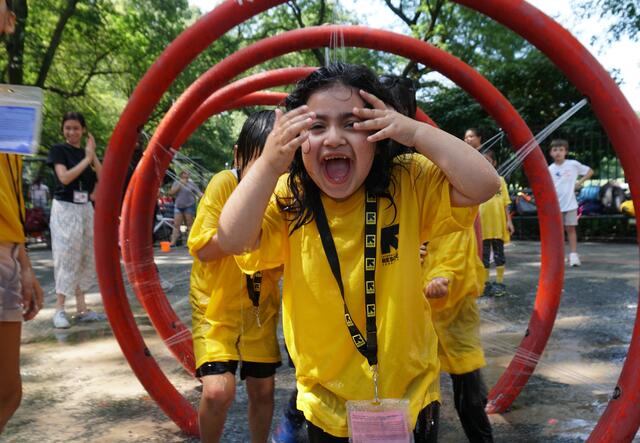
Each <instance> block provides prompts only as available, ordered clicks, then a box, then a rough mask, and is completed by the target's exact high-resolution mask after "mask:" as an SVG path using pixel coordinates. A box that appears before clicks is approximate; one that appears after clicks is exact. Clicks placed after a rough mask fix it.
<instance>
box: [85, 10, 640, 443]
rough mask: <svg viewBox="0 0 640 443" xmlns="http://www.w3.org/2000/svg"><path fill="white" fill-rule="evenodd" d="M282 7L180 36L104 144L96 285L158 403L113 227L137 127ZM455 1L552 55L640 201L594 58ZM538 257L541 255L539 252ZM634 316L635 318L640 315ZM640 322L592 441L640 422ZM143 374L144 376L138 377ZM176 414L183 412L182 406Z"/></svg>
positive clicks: (528, 18) (630, 130)
mask: <svg viewBox="0 0 640 443" xmlns="http://www.w3.org/2000/svg"><path fill="white" fill-rule="evenodd" d="M283 2H284V0H271V1H268V0H264V1H260V0H256V1H253V2H244V3H243V4H239V3H236V2H233V1H227V2H225V3H223V4H222V5H220V6H219V7H218V8H216V9H215V10H214V11H212V12H211V13H210V14H208V15H207V16H205V17H203V18H202V19H201V20H199V21H198V22H197V23H196V24H194V26H192V27H191V28H189V29H188V30H187V31H185V32H184V33H183V34H181V35H180V36H179V37H178V38H177V39H176V40H175V41H174V43H172V44H171V45H170V46H169V47H168V48H167V49H166V50H165V52H164V53H163V54H162V55H161V57H160V59H159V60H158V62H156V64H154V66H152V67H151V69H150V70H149V71H148V72H147V74H146V75H145V77H144V78H143V79H142V81H141V82H140V84H139V85H138V87H137V88H136V90H135V91H134V94H133V95H132V97H131V100H130V102H129V104H128V105H127V107H126V109H125V110H124V112H123V114H122V117H121V119H120V123H119V124H118V126H117V127H116V129H115V131H114V134H113V136H112V138H111V141H110V144H109V149H108V151H107V155H106V158H105V168H104V177H103V185H102V186H101V187H100V188H99V189H98V199H99V201H100V202H101V204H100V205H98V208H97V214H96V229H97V230H98V231H99V232H101V233H102V235H101V236H97V237H96V254H97V257H96V260H97V267H98V275H99V280H100V287H101V292H102V294H103V297H104V299H105V308H106V310H107V314H108V315H109V317H110V319H111V321H112V325H113V326H114V333H115V335H116V338H117V339H118V341H119V343H120V345H121V347H122V349H123V352H124V353H125V355H127V357H128V359H129V362H130V364H131V366H132V368H133V369H134V371H135V372H136V374H137V375H138V376H139V378H141V376H142V375H147V376H148V377H146V378H141V379H142V382H143V384H144V385H145V387H147V389H148V390H150V391H149V392H150V394H151V395H152V396H153V397H154V398H156V399H157V398H158V396H159V395H161V394H162V389H157V387H156V386H154V384H153V383H150V381H151V380H153V379H155V378H156V377H157V378H158V379H159V380H160V381H165V382H166V378H165V377H164V375H163V374H162V373H161V372H160V371H159V368H157V365H156V364H155V361H153V359H151V358H150V356H149V355H148V353H147V354H145V350H146V347H145V346H144V342H143V341H142V339H141V338H140V337H139V334H136V333H135V332H134V331H136V332H137V329H136V328H135V322H133V319H132V317H131V314H130V308H129V305H128V302H127V299H126V294H125V292H124V286H123V283H122V276H121V274H120V269H119V265H118V254H117V248H116V241H117V234H116V228H115V226H116V223H117V217H118V208H119V206H118V204H119V195H121V191H122V186H123V183H124V175H125V171H126V167H127V164H128V161H129V159H130V157H131V153H132V151H133V148H134V145H135V141H136V136H137V133H136V129H137V128H138V127H142V126H143V125H144V123H145V122H146V120H147V119H148V118H149V116H150V114H151V112H152V110H153V108H154V106H155V105H156V104H157V102H158V101H159V98H160V96H161V95H162V94H163V93H164V92H165V91H166V90H167V88H168V86H169V85H170V83H171V82H172V81H173V79H175V77H176V76H177V74H178V73H179V72H181V71H182V70H183V69H184V68H185V67H186V65H187V64H188V63H189V62H190V61H191V60H192V59H193V58H194V57H195V56H197V55H198V54H199V53H200V52H201V51H202V50H203V49H204V48H205V47H206V46H207V45H208V44H210V43H211V42H212V41H214V40H215V39H216V38H218V37H219V36H220V35H222V34H223V33H225V32H227V31H228V30H229V29H230V28H231V27H233V26H235V25H237V24H239V23H241V22H243V21H245V20H246V19H248V18H250V17H252V16H253V15H255V14H257V13H259V12H262V11H263V10H266V9H267V8H269V7H271V6H274V5H276V4H280V3H283ZM459 3H462V4H465V5H467V6H470V7H473V8H475V9H478V10H480V11H481V12H484V13H486V14H487V15H489V16H491V17H494V18H496V19H497V20H498V21H500V22H502V23H503V24H505V25H507V26H509V27H511V28H512V29H513V30H514V31H516V32H518V33H519V34H521V35H523V36H524V37H525V38H527V39H528V40H529V41H531V42H532V43H534V44H535V45H537V46H538V47H539V48H540V49H541V50H543V51H544V52H545V53H547V54H548V55H550V56H551V58H552V59H553V60H554V62H555V63H556V64H557V65H558V66H559V67H560V68H561V69H562V70H563V71H564V72H565V74H566V75H567V76H568V77H569V78H570V79H571V80H572V82H573V83H574V84H576V85H577V86H578V88H579V89H580V90H582V91H583V92H584V93H585V94H586V95H588V96H590V98H591V100H592V107H593V109H594V111H595V112H596V114H597V115H598V117H599V118H600V121H601V122H602V124H603V126H604V128H605V130H606V131H607V133H608V134H609V136H610V137H611V139H612V141H613V143H614V147H615V149H616V151H617V152H618V154H619V156H620V158H621V161H622V164H623V167H624V168H625V170H626V171H627V174H628V178H629V181H630V184H631V189H632V191H633V195H634V204H635V205H638V204H640V200H639V199H638V197H637V196H638V195H640V194H639V193H638V192H637V191H638V173H639V171H640V169H639V166H640V165H639V164H638V161H639V160H638V159H637V158H636V159H634V158H633V157H634V153H635V149H634V146H633V143H634V140H637V139H638V136H639V135H640V124H639V123H638V121H637V118H636V117H635V115H634V113H633V111H632V109H631V107H630V106H629V104H628V103H627V102H626V100H625V99H624V97H623V96H622V94H621V93H620V91H619V89H618V88H617V87H616V85H615V83H614V82H613V80H612V79H611V78H610V77H609V76H608V74H607V73H606V71H605V70H604V69H603V68H602V67H601V66H600V65H599V64H598V63H597V61H596V60H595V59H594V58H593V57H592V56H590V55H589V54H588V53H587V52H586V50H585V49H584V48H583V47H582V46H581V45H580V44H579V43H578V42H577V41H576V40H575V39H574V38H573V37H572V36H571V35H570V34H569V33H568V32H566V31H565V30H564V29H562V28H561V27H560V26H559V25H558V24H557V23H555V22H554V21H553V20H551V19H549V18H548V17H547V16H545V15H544V14H542V13H541V12H540V11H538V10H536V9H535V8H533V7H531V6H530V5H528V4H527V3H525V2H523V1H516V2H514V1H511V0H466V1H462V0H459ZM549 35H553V36H554V38H553V39H549V38H548V36H549ZM109 181H112V182H113V184H112V186H106V185H105V182H109ZM543 256H545V251H544V249H543ZM539 309H541V307H540V306H538V305H537V304H536V306H535V307H534V311H536V310H539ZM638 317H640V311H639V312H638ZM638 319H639V318H637V319H636V323H635V328H634V331H633V338H632V341H631V345H630V348H629V355H628V357H627V359H626V361H625V364H624V367H623V371H622V374H621V376H620V379H619V383H618V388H619V390H618V392H619V395H615V396H614V399H613V400H612V401H611V402H610V403H609V405H608V407H607V410H606V411H605V414H604V415H603V417H602V418H601V419H600V421H599V422H598V425H597V426H596V429H595V430H594V432H593V434H592V436H591V439H592V440H595V441H628V440H630V439H631V438H632V437H633V435H634V434H635V432H636V430H637V428H638V424H639V422H640V401H639V400H640V399H639V398H638V396H639V395H640V389H639V385H638V384H639V380H638V378H637V373H638V372H639V370H640V368H639V365H640V321H638ZM128 332H133V336H131V337H129V338H130V339H128V336H127V333H128ZM145 357H146V358H145ZM144 371H147V373H146V374H143V372H144ZM170 390H171V389H169V391H170ZM174 391H175V390H174ZM168 394H170V392H168ZM178 403H179V402H178ZM176 404H177V403H176ZM163 409H165V412H167V413H168V414H169V415H170V416H171V417H172V418H173V419H174V421H176V422H177V423H178V424H179V425H180V426H181V428H182V429H184V430H186V431H187V432H189V430H190V429H193V426H189V423H188V420H184V421H183V420H180V418H181V417H180V414H179V413H178V414H176V413H174V414H172V413H171V412H175V411H172V410H169V411H168V410H167V409H166V408H164V407H163ZM174 409H175V410H176V411H178V412H179V411H180V408H179V407H176V408H174Z"/></svg>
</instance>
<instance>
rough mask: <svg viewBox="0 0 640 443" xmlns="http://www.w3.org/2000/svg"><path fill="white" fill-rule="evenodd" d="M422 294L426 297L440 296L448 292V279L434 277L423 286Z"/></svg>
mask: <svg viewBox="0 0 640 443" xmlns="http://www.w3.org/2000/svg"><path fill="white" fill-rule="evenodd" d="M423 291H424V296H425V297H427V298H441V297H444V296H445V295H447V294H448V293H449V279H448V278H444V277H436V278H434V279H433V280H431V281H430V282H429V284H428V285H427V287H426V288H424V290H423Z"/></svg>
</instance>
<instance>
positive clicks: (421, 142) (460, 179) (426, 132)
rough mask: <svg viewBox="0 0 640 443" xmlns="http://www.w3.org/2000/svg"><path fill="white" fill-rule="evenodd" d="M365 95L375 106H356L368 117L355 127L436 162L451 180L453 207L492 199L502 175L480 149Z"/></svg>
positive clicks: (356, 113) (366, 99)
mask: <svg viewBox="0 0 640 443" xmlns="http://www.w3.org/2000/svg"><path fill="white" fill-rule="evenodd" d="M360 94H361V96H362V98H363V99H364V100H365V101H366V102H368V103H370V104H371V105H372V106H373V107H374V109H367V108H354V111H353V112H354V114H355V115H357V116H358V117H360V118H362V119H364V121H362V122H359V123H356V124H355V126H354V127H355V128H356V129H360V130H366V131H376V130H377V131H378V132H376V133H374V134H373V135H370V136H369V137H368V140H369V141H372V142H377V141H380V140H384V139H387V138H391V139H393V140H395V141H397V142H398V143H401V144H403V145H405V146H409V147H415V148H416V150H417V151H418V152H420V153H421V154H422V155H424V156H425V157H427V158H428V159H429V160H431V161H432V162H433V163H435V164H436V165H437V166H438V167H439V168H440V169H441V170H442V172H444V174H445V175H446V177H447V179H448V180H449V182H450V183H451V187H452V189H451V204H452V206H474V205H477V204H480V203H482V202H484V201H486V200H488V199H490V198H491V197H492V196H493V195H494V194H495V193H496V192H497V191H498V189H499V187H500V182H499V180H498V174H497V173H496V171H495V169H494V168H493V166H491V164H490V163H489V162H488V161H487V160H486V159H485V158H484V157H483V156H482V154H480V153H479V152H478V151H476V150H475V149H473V148H472V147H470V146H469V145H467V144H466V143H465V142H464V141H462V140H459V139H458V138H456V137H454V136H453V135H451V134H449V133H447V132H445V131H442V130H440V129H437V128H434V127H433V126H430V125H427V124H426V123H421V122H418V121H416V120H413V119H411V118H409V117H406V116H404V115H402V114H400V113H398V112H396V111H394V110H393V109H389V108H387V106H386V105H385V104H384V102H383V101H382V100H380V99H379V98H377V97H376V96H374V95H372V94H369V93H367V92H365V91H360Z"/></svg>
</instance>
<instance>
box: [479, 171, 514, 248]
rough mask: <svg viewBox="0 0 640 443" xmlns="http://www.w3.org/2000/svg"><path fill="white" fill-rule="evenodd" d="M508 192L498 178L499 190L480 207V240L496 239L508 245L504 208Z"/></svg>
mask: <svg viewBox="0 0 640 443" xmlns="http://www.w3.org/2000/svg"><path fill="white" fill-rule="evenodd" d="M510 203H511V199H510V198H509V190H508V189H507V182H505V181H504V178H503V177H500V190H499V191H498V193H497V194H496V195H494V196H493V197H492V198H491V199H490V200H487V201H486V202H484V203H482V204H481V205H480V222H481V223H482V239H483V240H487V239H493V238H497V239H500V240H502V241H503V242H505V243H509V240H510V237H509V231H508V230H507V218H506V217H507V216H506V213H505V208H506V207H507V206H509V204H510Z"/></svg>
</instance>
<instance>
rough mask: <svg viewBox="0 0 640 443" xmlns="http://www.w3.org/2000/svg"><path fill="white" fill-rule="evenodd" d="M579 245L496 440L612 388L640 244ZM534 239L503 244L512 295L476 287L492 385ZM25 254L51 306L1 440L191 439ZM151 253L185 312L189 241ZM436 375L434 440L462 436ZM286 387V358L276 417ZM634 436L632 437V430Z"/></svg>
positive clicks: (528, 304) (590, 416)
mask: <svg viewBox="0 0 640 443" xmlns="http://www.w3.org/2000/svg"><path fill="white" fill-rule="evenodd" d="M580 248H581V253H582V257H583V266H582V267H580V268H571V269H567V272H566V277H565V290H564V293H563V298H562V302H561V306H560V310H559V312H558V318H557V321H556V326H555V328H554V332H553V334H552V336H551V339H550V341H549V344H548V346H547V349H546V351H545V353H544V354H543V356H542V359H541V362H540V363H539V365H538V367H537V369H536V372H535V373H534V375H533V377H532V378H531V379H530V381H529V383H528V384H527V386H526V387H525V389H524V390H523V392H522V393H521V395H520V396H519V397H518V399H517V400H516V401H515V402H514V404H513V406H512V407H511V409H510V410H509V411H508V412H507V413H504V414H500V415H494V416H492V417H491V420H492V422H493V426H494V435H495V439H496V441H518V442H536V441H545V442H547V441H552V442H578V441H584V440H585V439H586V438H587V436H588V435H589V433H590V431H591V430H592V429H593V426H594V425H595V423H596V421H597V419H598V417H599V416H600V414H601V413H602V411H603V410H604V408H605V407H606V404H607V401H608V399H609V397H610V395H611V393H612V391H613V388H614V386H615V382H616V380H617V378H618V375H619V372H620V369H621V367H622V363H623V361H624V358H625V356H626V352H627V347H628V344H629V341H630V338H631V333H632V328H633V322H634V319H635V315H636V310H637V303H638V295H637V294H638V247H637V246H636V245H626V244H595V243H592V244H581V245H580ZM539 250H540V245H539V243H536V242H517V243H514V244H511V245H509V246H508V247H507V249H506V255H507V260H508V264H507V273H506V283H507V285H508V290H509V295H508V296H506V297H503V298H481V299H479V304H480V307H481V312H482V318H483V324H482V335H483V341H484V345H485V351H486V354H487V360H488V366H487V367H486V368H485V370H484V376H485V379H486V381H487V384H488V385H489V386H492V385H493V383H495V381H496V380H497V379H498V377H499V376H500V374H501V373H502V371H503V370H504V368H505V367H506V366H507V365H508V363H509V362H510V360H511V358H512V357H513V354H514V350H515V348H516V346H517V344H518V343H519V341H520V340H521V338H522V336H523V334H524V331H525V330H526V326H527V323H528V320H529V317H530V315H531V310H532V307H533V300H534V296H535V290H536V284H537V280H538V272H539V267H540V254H539ZM31 256H32V260H33V262H34V265H35V266H36V272H37V274H38V277H39V279H40V281H41V282H42V283H43V286H44V289H45V291H46V294H47V295H46V306H47V308H46V309H44V310H43V311H42V312H41V313H40V315H39V316H38V317H37V318H36V319H35V320H34V321H32V322H29V323H28V324H25V325H24V330H23V346H22V375H23V381H24V397H23V401H22V405H21V407H20V409H19V410H18V412H17V413H16V414H15V415H14V417H13V418H12V420H11V421H10V422H9V424H8V426H7V428H6V429H5V432H4V433H3V435H2V436H0V441H3V442H36V441H38V442H70V441H74V442H75V441H78V442H84V441H92V442H120V441H122V442H153V441H162V442H185V441H186V442H190V441H197V440H196V439H193V438H189V437H188V436H186V435H185V434H183V433H182V432H181V431H180V430H179V429H178V427H177V426H176V425H175V424H174V423H173V422H171V420H169V419H168V418H167V417H166V416H165V415H164V414H163V413H162V411H160V410H159V408H158V407H157V406H156V404H155V403H154V402H153V400H151V398H150V397H149V396H148V394H147V393H146V392H145V390H144V388H143V387H142V385H141V384H140V383H139V382H138V380H137V379H136V377H135V375H134V374H133V372H132V371H131V369H130V368H129V366H128V364H127V362H126V361H125V359H124V358H123V356H122V353H121V351H120V348H119V346H118V344H117V342H116V341H115V339H114V338H113V335H112V332H111V329H110V327H109V324H108V323H107V322H100V323H96V324H91V325H73V326H72V328H71V329H69V330H66V331H60V330H55V329H53V327H52V323H51V319H52V316H53V305H54V299H55V295H54V294H53V271H52V260H51V253H50V251H46V250H43V249H37V248H33V251H32V254H31ZM156 257H157V260H156V261H157V264H158V267H159V269H160V273H161V275H162V276H163V278H165V279H167V280H170V281H171V282H172V283H173V284H174V287H173V289H172V290H171V291H169V293H168V297H169V299H170V301H171V303H172V305H173V307H174V309H175V310H176V312H178V314H179V315H180V317H181V318H182V319H183V320H184V321H185V323H186V324H190V320H189V318H190V308H189V303H188V299H187V292H188V291H187V289H188V288H187V286H188V277H189V268H190V260H189V258H188V254H187V253H186V250H185V249H184V248H178V249H176V250H173V251H172V252H170V253H168V254H166V253H165V254H163V253H160V252H157V253H156ZM97 290H98V289H97V288H96V289H95V291H97ZM130 300H131V303H132V306H133V307H134V313H135V314H136V321H137V323H138V325H139V327H140V329H141V331H142V333H143V336H144V338H145V341H146V343H147V345H148V347H149V349H150V350H151V352H152V354H153V355H154V357H155V358H156V359H157V360H158V361H159V363H160V365H161V366H162V368H163V369H164V371H165V373H166V374H167V375H168V377H169V378H170V379H171V380H172V382H173V383H174V384H175V385H176V387H177V388H178V390H179V391H180V392H182V393H183V395H184V396H185V397H186V398H187V399H189V400H190V401H191V402H192V404H194V405H196V404H197V401H198V399H199V395H200V393H199V384H198V382H197V381H194V380H193V379H191V378H190V377H189V375H188V374H187V373H186V372H185V371H184V370H183V369H182V368H181V367H180V366H179V365H178V364H177V363H176V362H175V360H174V359H173V357H172V356H171V355H170V354H169V353H168V351H167V350H166V349H165V347H164V345H163V343H162V341H161V340H160V339H158V337H157V335H156V333H155V331H154V330H153V328H152V326H150V323H149V321H148V319H147V317H146V316H145V314H144V312H143V310H142V309H141V308H140V306H139V305H138V303H137V301H136V300H135V297H134V296H133V294H131V296H130ZM88 302H89V304H90V305H91V306H92V307H93V309H94V310H96V311H99V312H101V311H102V306H101V300H100V296H99V294H98V293H97V292H93V293H90V294H89V295H88ZM68 309H69V308H68ZM73 309H74V308H71V309H69V312H72V311H73ZM442 380H443V381H442V397H443V410H442V415H441V432H440V441H442V442H463V441H465V438H464V434H463V433H462V430H461V427H460V425H459V423H458V419H457V417H456V414H455V411H454V409H453V405H452V400H451V386H450V383H449V379H448V377H447V376H443V377H442ZM292 387H293V374H292V370H291V369H288V368H286V367H285V366H283V367H282V368H280V370H279V372H278V374H277V378H276V389H277V392H276V418H275V420H277V415H278V411H280V410H282V408H283V405H284V403H285V401H286V400H287V398H288V396H289V394H290V392H291V389H292ZM246 402H247V397H246V391H245V390H244V387H243V386H242V384H241V383H239V384H238V391H237V398H236V401H235V403H234V405H233V409H232V411H231V413H230V416H229V418H228V421H227V426H226V428H225V436H224V439H223V441H225V442H245V441H249V436H248V430H247V426H246ZM275 420H274V422H275ZM634 441H638V442H640V436H639V435H636V438H635V440H634Z"/></svg>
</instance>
